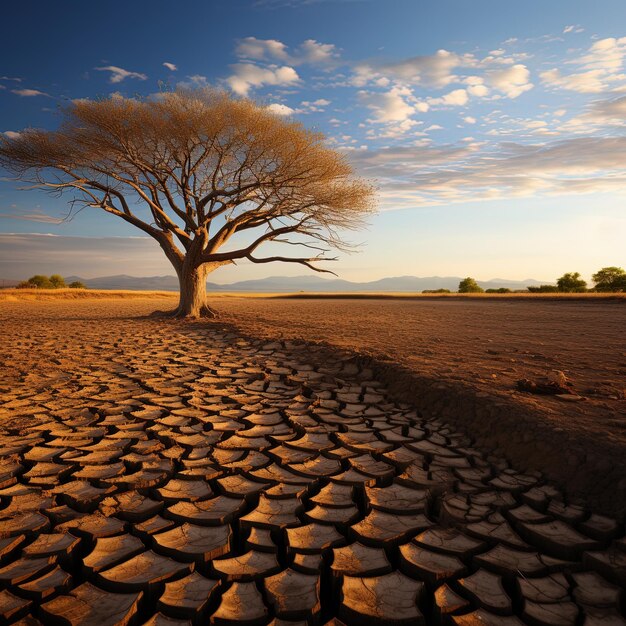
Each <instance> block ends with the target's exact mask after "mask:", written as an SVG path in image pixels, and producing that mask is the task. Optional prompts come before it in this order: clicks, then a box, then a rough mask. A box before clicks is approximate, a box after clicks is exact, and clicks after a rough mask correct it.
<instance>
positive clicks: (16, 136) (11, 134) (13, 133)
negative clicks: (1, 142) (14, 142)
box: [2, 130, 22, 139]
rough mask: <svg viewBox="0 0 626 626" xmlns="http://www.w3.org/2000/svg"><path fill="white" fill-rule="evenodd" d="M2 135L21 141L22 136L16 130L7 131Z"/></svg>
mask: <svg viewBox="0 0 626 626" xmlns="http://www.w3.org/2000/svg"><path fill="white" fill-rule="evenodd" d="M2 134H3V135H4V136H5V137H8V138H9V139H19V138H20V137H21V136H22V133H18V132H16V131H14V130H5V131H4V132H3V133H2Z"/></svg>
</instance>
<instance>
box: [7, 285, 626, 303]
mask: <svg viewBox="0 0 626 626" xmlns="http://www.w3.org/2000/svg"><path fill="white" fill-rule="evenodd" d="M177 297H178V292H174V291H130V290H115V289H110V290H109V289H106V290H105V289H69V288H68V289H1V290H0V301H1V300H13V301H15V300H51V299H55V300H79V299H81V298H98V299H102V298H105V299H106V298H126V299H128V298H134V299H137V298H139V299H141V298H177ZM210 297H211V298H218V299H219V298H254V299H256V298H279V299H308V300H310V299H321V300H343V299H348V300H414V299H419V300H439V299H452V300H454V299H469V300H475V299H478V300H491V299H494V300H507V299H515V300H520V299H522V300H624V299H626V293H594V292H590V293H558V294H555V293H504V294H501V293H417V292H416V293H410V292H392V291H386V292H371V293H370V292H365V291H363V292H347V293H341V292H314V293H308V292H294V293H283V292H257V293H252V292H238V291H232V292H219V293H211V294H210Z"/></svg>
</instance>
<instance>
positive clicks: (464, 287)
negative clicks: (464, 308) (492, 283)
mask: <svg viewBox="0 0 626 626" xmlns="http://www.w3.org/2000/svg"><path fill="white" fill-rule="evenodd" d="M484 291H485V290H484V289H483V288H482V287H481V286H480V285H479V284H478V283H477V282H476V281H475V280H474V279H473V278H470V277H469V276H468V277H467V278H464V279H463V280H462V281H461V282H460V283H459V293H484Z"/></svg>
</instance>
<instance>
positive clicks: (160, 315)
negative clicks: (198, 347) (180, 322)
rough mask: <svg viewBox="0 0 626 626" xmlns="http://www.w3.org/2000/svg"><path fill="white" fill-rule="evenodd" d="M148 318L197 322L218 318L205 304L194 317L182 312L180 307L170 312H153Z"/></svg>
mask: <svg viewBox="0 0 626 626" xmlns="http://www.w3.org/2000/svg"><path fill="white" fill-rule="evenodd" d="M149 317H152V318H156V319H167V318H169V319H187V320H198V319H216V318H218V317H219V313H218V312H217V311H216V310H215V309H212V308H211V307H210V306H209V305H207V304H205V305H204V306H203V307H202V308H201V309H200V312H199V314H198V315H194V314H191V313H187V312H185V311H182V310H181V309H180V307H177V308H175V309H172V310H171V311H153V312H152V313H150V315H149Z"/></svg>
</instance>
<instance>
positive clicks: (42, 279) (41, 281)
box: [26, 274, 54, 289]
mask: <svg viewBox="0 0 626 626" xmlns="http://www.w3.org/2000/svg"><path fill="white" fill-rule="evenodd" d="M26 282H27V283H28V284H29V285H30V286H31V288H33V289H54V286H53V285H52V283H51V282H50V279H49V278H48V277H47V276H43V275H41V274H35V275H34V276H31V277H30V278H29V279H28V281H26Z"/></svg>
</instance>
